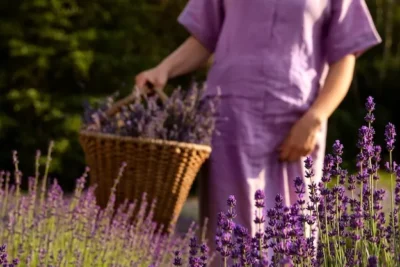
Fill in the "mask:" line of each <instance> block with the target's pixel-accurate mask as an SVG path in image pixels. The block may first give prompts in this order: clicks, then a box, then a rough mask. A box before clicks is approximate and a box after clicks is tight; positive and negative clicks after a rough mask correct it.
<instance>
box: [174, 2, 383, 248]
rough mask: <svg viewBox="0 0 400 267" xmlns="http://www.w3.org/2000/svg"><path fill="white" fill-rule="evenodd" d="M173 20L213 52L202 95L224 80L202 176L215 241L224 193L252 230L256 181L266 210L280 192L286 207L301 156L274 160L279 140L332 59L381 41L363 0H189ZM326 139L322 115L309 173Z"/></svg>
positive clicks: (307, 103)
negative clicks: (205, 171) (218, 117)
mask: <svg viewBox="0 0 400 267" xmlns="http://www.w3.org/2000/svg"><path fill="white" fill-rule="evenodd" d="M178 21H179V22H180V23H181V24H182V25H183V26H184V27H185V28H186V29H187V30H188V31H189V32H190V33H191V34H192V35H193V36H194V37H196V38H197V39H198V40H199V41H200V42H201V43H202V44H203V45H204V46H205V47H206V48H207V49H209V51H210V52H213V53H214V64H213V66H212V68H211V70H210V72H209V74H208V79H207V85H208V90H207V93H208V94H210V95H212V94H215V93H216V92H217V91H216V88H217V87H218V86H219V87H220V88H221V90H222V100H221V107H220V109H221V116H222V117H226V118H228V120H222V121H221V122H219V123H218V125H217V130H218V131H219V132H220V135H218V136H215V138H214V140H213V152H212V156H211V159H210V163H209V164H210V165H209V173H208V175H207V176H206V177H203V178H202V180H201V184H202V190H201V191H202V192H201V199H200V203H201V206H202V207H201V211H202V214H201V217H202V218H204V217H208V218H209V227H208V238H209V239H210V240H211V242H210V243H211V245H213V240H214V232H215V227H216V217H217V213H218V212H220V211H225V210H226V200H227V198H228V196H229V195H231V194H233V195H235V196H236V198H237V202H238V209H237V213H238V217H237V222H238V223H240V224H242V225H244V226H246V227H248V228H250V229H251V232H252V233H253V234H254V233H255V228H254V225H253V219H254V212H255V210H254V208H253V206H254V205H253V204H254V202H253V197H254V193H255V191H256V190H257V189H264V190H265V193H266V198H267V200H266V206H267V207H266V208H271V207H273V205H274V198H275V196H276V194H278V193H280V194H282V196H283V197H284V199H285V203H286V204H287V205H289V204H291V203H293V202H294V201H295V200H296V195H295V194H294V190H293V188H294V187H293V180H294V178H295V177H296V176H303V174H304V168H303V160H304V159H301V160H299V161H298V162H294V163H282V162H279V161H278V153H277V147H278V146H279V144H280V143H281V142H282V141H283V139H284V138H285V137H286V135H287V134H288V132H289V130H290V129H291V127H292V125H293V124H294V123H295V122H296V120H298V119H299V118H300V116H301V115H302V114H304V112H305V111H307V109H308V108H309V107H310V105H311V104H312V103H313V101H314V100H315V99H316V97H317V95H318V92H319V90H320V88H321V86H322V85H323V83H324V80H325V78H326V74H327V70H328V66H329V64H332V63H335V62H336V61H337V60H339V59H341V58H342V57H343V56H345V55H347V54H356V55H359V54H361V53H362V52H363V51H365V50H366V49H368V48H370V47H372V46H374V45H376V44H378V43H379V42H380V41H381V40H380V37H379V35H378V33H377V31H376V29H375V27H374V25H373V21H372V19H371V16H370V14H369V11H368V8H367V6H366V3H365V1H364V0H189V3H188V4H187V6H186V8H185V9H184V11H183V12H182V14H181V15H180V17H179V19H178ZM325 140H326V123H325V125H324V127H323V129H322V130H321V132H320V135H319V137H318V144H317V146H316V148H315V150H314V151H313V153H312V155H311V156H312V157H313V160H314V162H315V164H314V168H315V173H316V179H320V177H321V170H322V163H323V156H324V153H325ZM306 182H307V181H306Z"/></svg>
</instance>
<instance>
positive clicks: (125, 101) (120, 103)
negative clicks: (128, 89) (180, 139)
mask: <svg viewBox="0 0 400 267" xmlns="http://www.w3.org/2000/svg"><path fill="white" fill-rule="evenodd" d="M145 87H147V88H146V89H149V90H151V91H153V92H155V93H156V94H157V95H158V96H159V97H160V99H161V101H162V102H163V103H164V104H165V102H167V100H168V96H167V95H166V94H165V93H164V91H163V90H162V89H159V88H156V87H155V86H154V85H153V84H151V83H147V84H146V85H145ZM135 90H137V91H138V92H142V90H140V89H139V88H138V87H136V86H135V88H134V90H132V93H131V94H130V95H128V96H126V97H124V98H122V99H120V100H118V101H117V102H115V103H114V105H112V107H111V108H109V109H108V110H107V111H106V112H105V113H106V115H107V116H113V115H114V114H115V113H117V112H118V111H119V110H120V109H121V108H122V107H123V106H127V105H129V104H130V103H132V102H134V101H135V99H136V97H137V95H136V94H135V92H134V91H135Z"/></svg>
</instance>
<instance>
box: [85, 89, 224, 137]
mask: <svg viewBox="0 0 400 267" xmlns="http://www.w3.org/2000/svg"><path fill="white" fill-rule="evenodd" d="M204 92H205V87H204V86H202V87H200V86H198V85H196V84H194V85H193V86H192V87H191V88H190V89H189V90H187V91H184V90H182V89H180V88H178V89H176V90H175V91H174V92H173V93H172V95H171V96H170V98H169V99H168V100H167V101H166V102H165V103H163V104H159V101H158V100H159V97H158V96H155V97H151V98H146V97H142V96H141V95H140V92H139V90H135V92H134V101H133V102H132V103H130V104H128V105H125V106H123V107H122V108H121V109H120V110H119V111H118V112H117V113H115V114H113V115H108V114H107V111H108V110H110V109H111V108H112V107H113V105H115V103H116V97H117V96H116V95H113V96H110V97H107V98H105V99H104V100H102V101H100V102H99V103H97V105H96V107H92V106H91V105H90V104H88V103H86V104H85V105H84V116H83V123H84V126H83V129H84V130H88V131H95V132H101V133H107V134H115V135H118V136H131V137H137V138H138V137H139V138H151V139H162V140H170V141H178V142H185V143H194V144H201V145H210V143H211V138H212V134H213V131H214V128H215V122H216V114H217V107H218V105H219V96H218V95H217V96H207V97H206V96H205V95H204Z"/></svg>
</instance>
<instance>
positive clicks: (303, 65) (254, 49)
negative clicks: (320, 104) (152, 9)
mask: <svg viewBox="0 0 400 267" xmlns="http://www.w3.org/2000/svg"><path fill="white" fill-rule="evenodd" d="M178 21H179V22H180V23H181V24H182V25H183V26H184V27H185V28H186V29H187V30H188V31H189V32H190V33H192V35H193V36H195V37H197V38H198V39H199V40H200V42H201V43H203V44H204V45H205V47H207V48H208V49H209V50H210V51H211V52H214V63H213V66H212V67H211V69H210V72H209V75H208V80H207V84H208V86H209V90H208V92H209V93H210V94H214V93H216V92H217V91H216V88H217V87H218V86H219V87H221V89H222V92H223V94H229V95H238V96H253V97H255V96H258V95H259V93H262V92H269V93H270V94H272V95H274V96H275V97H278V98H280V99H281V100H282V108H283V109H284V110H287V111H290V110H293V109H297V110H299V109H301V110H303V111H304V110H307V108H308V107H309V106H310V104H311V103H312V102H313V100H314V99H315V97H316V95H317V93H318V91H319V89H320V87H321V84H323V82H324V79H325V74H326V70H327V64H328V63H333V62H335V61H336V60H338V59H340V58H341V57H342V56H344V55H346V54H349V53H355V54H360V53H361V52H363V51H365V50H366V49H368V48H370V47H372V46H373V45H376V44H378V43H379V42H380V41H381V40H380V37H379V36H378V34H377V32H376V29H375V27H374V25H373V23H372V20H371V16H370V14H369V11H368V9H367V6H366V4H365V1H364V0H318V1H315V0H285V1H282V0H251V1H245V0H189V3H188V4H187V6H186V8H185V9H184V11H183V12H182V14H181V15H180V16H179V19H178ZM277 112H279V111H277Z"/></svg>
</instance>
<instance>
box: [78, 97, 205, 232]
mask: <svg viewBox="0 0 400 267" xmlns="http://www.w3.org/2000/svg"><path fill="white" fill-rule="evenodd" d="M128 102H129V101H127V100H125V102H124V101H120V104H121V103H124V104H126V103H128ZM79 141H80V144H81V146H82V148H83V150H84V153H85V159H86V163H87V164H88V166H89V167H90V169H91V175H90V177H91V179H90V183H91V185H94V184H96V185H97V189H96V198H97V201H98V204H99V205H100V206H101V207H105V205H106V204H107V201H108V198H109V194H110V190H111V188H112V186H113V183H114V180H115V178H116V175H117V174H118V171H119V169H120V167H121V165H122V163H123V162H126V163H127V166H126V168H125V171H124V173H123V176H122V177H121V179H120V182H119V184H118V186H117V190H116V204H121V203H122V202H123V201H125V199H129V200H130V201H134V200H135V201H140V200H141V199H142V195H143V193H146V194H147V197H148V201H153V200H156V201H157V205H156V207H155V210H154V217H153V218H154V221H155V222H156V223H158V224H159V225H163V226H164V229H168V228H169V226H171V225H174V224H175V223H176V221H177V219H178V216H179V214H180V212H181V210H182V207H183V204H184V203H185V201H186V199H187V197H188V194H189V191H190V188H191V186H192V184H193V181H194V179H195V177H196V175H197V173H198V171H199V169H200V167H201V165H202V164H203V163H204V161H205V160H206V159H207V158H208V157H209V155H210V152H211V147H209V146H204V145H195V144H187V143H180V142H174V141H165V140H151V139H142V138H133V137H121V136H116V135H110V134H102V133H96V132H90V131H81V132H80V136H79Z"/></svg>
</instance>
